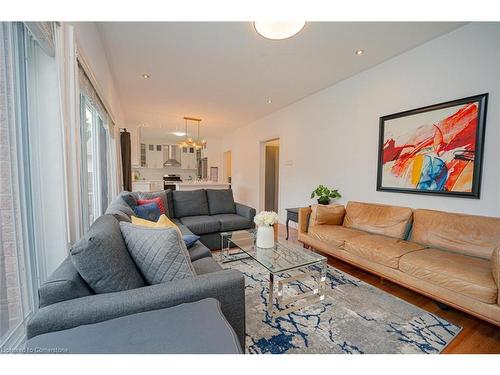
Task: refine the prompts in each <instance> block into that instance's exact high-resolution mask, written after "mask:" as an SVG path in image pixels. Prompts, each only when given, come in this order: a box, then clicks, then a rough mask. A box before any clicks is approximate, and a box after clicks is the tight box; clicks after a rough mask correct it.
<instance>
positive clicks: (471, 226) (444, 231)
mask: <svg viewBox="0 0 500 375" xmlns="http://www.w3.org/2000/svg"><path fill="white" fill-rule="evenodd" d="M411 240H412V241H415V242H418V243H421V244H424V245H427V246H429V247H437V248H440V249H445V250H451V251H454V252H457V253H461V254H464V255H470V256H475V257H479V258H483V259H490V258H491V254H492V252H493V249H494V248H495V247H497V246H498V245H499V244H500V218H495V217H486V216H473V215H464V214H455V213H450V212H442V211H433V210H415V212H414V223H413V229H412V234H411Z"/></svg>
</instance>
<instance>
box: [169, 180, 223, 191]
mask: <svg viewBox="0 0 500 375" xmlns="http://www.w3.org/2000/svg"><path fill="white" fill-rule="evenodd" d="M172 184H173V185H175V188H176V190H184V191H186V190H198V189H219V190H221V189H229V184H228V183H223V182H211V181H206V182H199V181H196V182H173V183H172Z"/></svg>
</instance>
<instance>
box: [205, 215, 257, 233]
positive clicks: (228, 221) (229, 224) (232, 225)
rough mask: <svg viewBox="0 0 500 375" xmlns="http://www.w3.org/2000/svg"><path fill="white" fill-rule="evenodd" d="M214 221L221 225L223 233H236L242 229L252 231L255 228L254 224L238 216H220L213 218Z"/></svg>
mask: <svg viewBox="0 0 500 375" xmlns="http://www.w3.org/2000/svg"><path fill="white" fill-rule="evenodd" d="M211 217H212V218H213V219H214V220H218V221H219V223H220V230H221V231H234V230H242V229H250V228H252V227H253V222H252V221H250V220H248V219H247V218H245V217H243V216H240V215H236V214H220V215H213V216H211Z"/></svg>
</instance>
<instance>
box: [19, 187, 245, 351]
mask: <svg viewBox="0 0 500 375" xmlns="http://www.w3.org/2000/svg"><path fill="white" fill-rule="evenodd" d="M179 193H180V192H179ZM167 195H168V196H169V198H170V199H169V198H167ZM156 196H160V197H161V198H162V199H163V200H164V202H165V204H166V207H168V208H167V209H168V210H169V211H170V213H172V212H173V209H175V208H177V209H178V210H179V212H183V211H182V207H183V203H181V200H180V199H177V200H174V199H172V192H170V191H164V192H158V193H128V192H124V193H122V194H120V195H119V196H118V197H117V198H115V200H114V201H113V202H111V204H110V205H109V207H108V210H107V212H106V213H107V214H106V215H103V216H102V217H101V218H99V219H97V220H96V222H95V223H94V224H93V226H92V227H91V229H90V231H89V232H93V233H94V234H95V233H99V232H100V231H104V233H105V234H106V237H109V238H113V236H121V233H120V232H119V225H118V222H119V221H122V220H125V221H130V216H131V215H133V210H132V208H131V207H132V206H133V205H134V202H136V200H137V198H139V197H141V198H151V197H156ZM177 198H185V196H184V195H183V194H181V195H180V196H179V197H177ZM184 204H186V205H190V201H186V202H185V203H184ZM245 210H246V212H247V213H249V216H251V211H252V209H249V208H247V209H245ZM191 212H194V211H191ZM198 216H201V215H198ZM173 220H174V221H175V222H177V224H179V228H180V230H181V232H183V234H190V233H192V232H191V230H190V229H189V227H188V226H187V225H184V224H183V223H182V217H181V218H174V219H173ZM213 228H217V229H219V230H220V226H218V227H213ZM203 231H205V230H203ZM207 234H210V235H213V232H212V233H207ZM114 238H116V239H119V238H121V237H114ZM219 241H220V240H219ZM114 243H122V241H115V242H114ZM114 246H115V245H114ZM120 246H121V245H120ZM219 246H220V245H219ZM125 251H127V250H126V248H125ZM189 255H190V258H191V262H192V265H193V267H194V269H195V271H196V276H194V277H190V278H185V279H182V280H177V281H173V282H169V283H165V284H156V285H145V286H142V287H138V288H133V289H129V290H122V291H118V292H111V293H100V294H96V293H95V292H94V291H93V290H92V288H91V287H90V286H89V285H88V284H87V283H86V282H85V281H84V279H83V278H82V277H81V275H80V274H79V273H78V271H77V270H76V268H75V267H74V265H73V262H72V260H71V256H69V257H68V258H67V259H66V260H64V261H63V262H62V264H61V265H60V266H59V267H58V268H57V269H56V270H55V271H54V272H53V274H52V275H50V277H49V278H48V279H47V280H46V281H45V282H44V283H43V284H42V285H41V286H40V288H39V304H40V309H39V310H38V311H37V313H36V314H35V315H34V317H33V318H32V319H31V320H30V322H29V323H28V327H27V338H28V339H30V338H33V337H35V336H38V335H41V334H46V333H49V332H55V331H61V330H67V329H71V328H74V327H78V326H81V325H87V324H94V323H99V322H104V321H107V320H111V319H115V318H119V317H123V316H127V315H131V314H137V313H143V312H147V311H152V310H159V309H165V308H169V307H173V306H177V305H180V304H183V303H191V302H196V301H200V300H203V299H206V298H213V299H215V300H217V301H218V302H219V303H220V308H221V310H222V313H223V315H224V316H225V318H226V319H227V321H228V322H229V324H230V326H231V327H232V329H233V330H234V332H235V333H236V335H237V336H238V339H239V342H240V345H241V347H242V348H244V347H245V346H244V342H245V281H244V277H243V274H241V272H239V271H236V270H223V269H222V268H221V267H220V265H219V264H218V263H217V262H216V261H215V260H214V259H213V257H212V254H211V251H210V250H209V249H208V248H207V247H206V246H205V245H204V244H203V243H201V242H200V241H197V242H196V243H195V244H194V246H192V247H191V248H190V249H189ZM176 339H178V338H176V337H169V336H168V335H166V337H165V340H176Z"/></svg>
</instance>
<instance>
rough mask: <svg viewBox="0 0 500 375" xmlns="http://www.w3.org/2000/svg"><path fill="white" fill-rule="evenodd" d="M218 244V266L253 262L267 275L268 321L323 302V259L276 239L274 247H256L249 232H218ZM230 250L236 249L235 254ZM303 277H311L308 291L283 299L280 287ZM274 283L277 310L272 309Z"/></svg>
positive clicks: (253, 238) (324, 265)
mask: <svg viewBox="0 0 500 375" xmlns="http://www.w3.org/2000/svg"><path fill="white" fill-rule="evenodd" d="M221 243H222V247H221V254H220V262H221V263H227V262H233V261H236V260H241V259H253V260H255V261H257V262H258V263H259V264H260V265H261V266H262V267H264V268H265V269H266V270H267V271H268V272H269V298H268V302H267V311H268V313H269V315H270V316H271V318H277V317H280V316H283V315H286V314H289V313H290V312H293V311H297V310H299V309H302V308H304V307H307V306H310V305H312V304H315V303H318V302H320V301H322V300H324V299H325V280H326V269H327V259H326V258H325V257H324V256H322V255H320V254H317V253H314V252H312V251H310V250H307V249H304V248H303V247H302V246H300V245H297V244H295V243H292V242H291V241H284V240H277V241H276V242H275V245H274V248H270V249H263V248H259V247H257V246H256V245H255V231H253V230H250V231H248V230H242V231H236V232H224V233H221ZM232 248H233V249H234V248H236V249H234V250H236V253H235V252H234V250H233V249H232ZM294 271H301V272H294ZM278 277H279V279H278ZM306 278H313V281H314V286H313V287H312V288H310V289H311V290H309V291H306V292H303V293H298V294H295V295H293V296H289V297H286V298H285V296H284V295H283V286H285V285H286V284H288V283H291V282H294V281H298V280H302V279H306ZM275 283H277V291H276V297H277V298H276V299H277V309H275V306H274V300H275Z"/></svg>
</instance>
